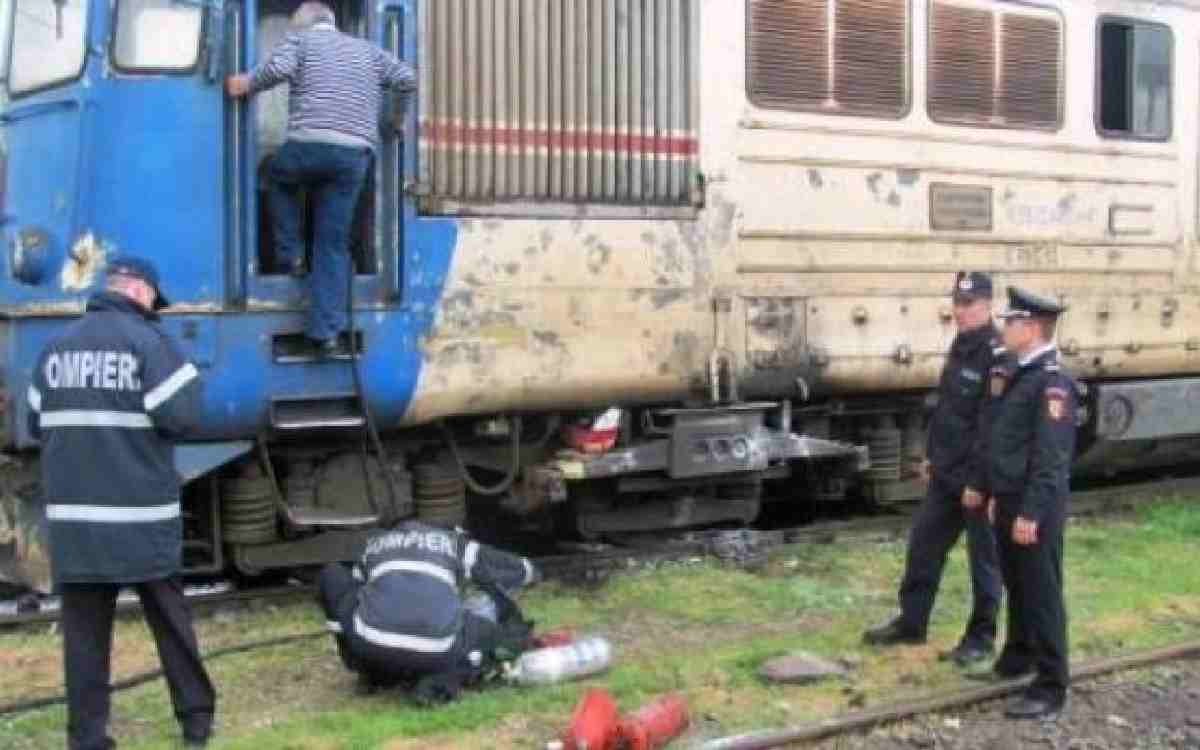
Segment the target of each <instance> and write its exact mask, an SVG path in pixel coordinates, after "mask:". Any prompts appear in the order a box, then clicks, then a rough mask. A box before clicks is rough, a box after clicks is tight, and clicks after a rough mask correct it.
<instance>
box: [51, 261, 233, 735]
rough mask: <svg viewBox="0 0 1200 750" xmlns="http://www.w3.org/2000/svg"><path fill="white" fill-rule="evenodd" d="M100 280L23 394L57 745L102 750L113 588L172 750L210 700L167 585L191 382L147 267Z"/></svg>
mask: <svg viewBox="0 0 1200 750" xmlns="http://www.w3.org/2000/svg"><path fill="white" fill-rule="evenodd" d="M106 279H107V288H106V289H105V290H104V291H102V292H100V293H98V294H96V295H94V296H93V297H92V298H91V299H90V300H89V301H88V304H87V312H86V313H85V315H84V316H83V318H82V319H80V320H79V321H78V322H76V323H74V324H73V325H71V326H70V327H69V328H67V330H66V331H65V332H63V334H62V335H61V336H59V337H58V338H57V339H55V340H54V341H52V342H51V343H50V344H49V345H48V346H47V347H46V349H45V351H43V352H42V354H41V356H40V357H39V359H38V362H37V366H36V367H35V369H34V371H33V378H32V381H31V383H30V386H29V391H28V401H29V406H30V417H31V419H30V422H31V424H30V428H31V430H32V432H33V434H34V435H37V436H39V437H40V439H41V443H42V462H41V465H42V489H43V492H44V495H45V499H46V518H47V521H48V524H49V540H50V563H51V571H52V574H53V578H54V583H55V588H56V589H57V590H58V592H59V593H60V594H61V597H62V634H63V655H64V669H65V671H66V682H67V700H68V702H67V723H68V727H67V733H68V747H70V748H71V749H72V750H98V749H100V748H112V747H115V743H114V742H113V741H112V740H111V739H110V738H108V736H107V725H108V716H109V656H110V653H109V652H110V649H111V646H112V628H113V613H114V610H115V605H116V599H117V593H118V592H119V591H120V589H121V588H122V587H123V586H130V587H133V588H134V590H135V591H137V594H138V598H139V599H140V600H141V602H142V609H143V611H144V613H145V617H146V621H147V623H148V624H149V626H150V630H151V632H152V633H153V634H154V640H155V642H156V644H157V645H158V655H159V659H160V660H161V661H162V665H163V670H164V672H165V673H166V678H167V686H168V687H169V689H170V693H171V701H172V704H173V705H174V708H175V715H176V717H177V718H178V720H179V723H180V725H181V727H182V729H183V738H184V740H185V742H187V743H188V744H189V745H196V746H199V745H204V744H205V743H206V742H207V741H208V736H209V732H210V731H211V728H212V721H213V710H214V707H215V704H216V698H215V693H214V691H213V686H212V683H211V682H210V681H209V678H208V675H207V674H206V673H205V670H204V665H203V663H202V662H201V660H200V654H199V651H198V649H197V645H196V636H195V633H194V632H193V630H192V623H191V612H190V610H189V608H188V605H187V602H186V600H185V599H184V597H183V591H182V588H181V585H180V583H179V580H178V578H177V577H176V576H177V574H178V573H179V569H180V565H181V557H182V551H181V548H182V519H181V517H180V506H179V499H180V496H179V489H180V488H179V478H178V475H177V474H176V472H175V464H174V445H173V441H174V440H175V439H177V438H179V437H180V436H181V435H183V434H185V433H186V432H187V431H188V430H189V429H191V428H192V425H193V424H194V422H195V419H196V414H197V410H198V407H199V397H200V394H199V380H198V373H197V371H196V368H195V367H194V366H193V365H192V364H191V363H190V362H188V361H187V360H186V359H184V357H183V356H182V355H181V354H180V352H179V350H178V349H177V348H176V346H175V344H174V343H173V342H172V341H171V340H170V339H169V338H168V337H167V335H166V333H164V332H163V331H162V329H161V328H159V326H158V319H159V318H158V313H157V312H156V311H157V310H158V309H160V308H162V307H165V306H166V304H167V301H166V299H165V298H164V297H163V295H162V293H161V292H160V291H159V284H158V273H157V271H156V270H155V268H154V266H153V265H152V264H151V263H150V262H149V261H146V260H143V259H141V258H135V257H128V256H126V257H117V258H114V259H112V261H110V262H109V264H108V268H107V273H106Z"/></svg>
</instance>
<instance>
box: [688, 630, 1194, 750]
mask: <svg viewBox="0 0 1200 750" xmlns="http://www.w3.org/2000/svg"><path fill="white" fill-rule="evenodd" d="M1196 656H1200V640H1193V641H1185V642H1182V643H1176V644H1173V645H1170V646H1163V647H1161V648H1156V649H1151V650H1149V651H1139V652H1137V653H1133V654H1126V655H1124V656H1114V657H1109V658H1104V659H1096V660H1092V661H1085V662H1082V663H1079V664H1075V665H1073V666H1072V668H1071V684H1073V685H1074V684H1077V683H1079V682H1081V681H1083V680H1088V679H1093V678H1095V677H1100V676H1102V675H1105V674H1109V673H1112V672H1120V671H1124V670H1128V669H1136V668H1139V667H1147V666H1151V665H1154V664H1160V663H1162V662H1168V661H1176V660H1178V659H1184V658H1195V657H1196ZM1032 680H1033V677H1032V676H1027V677H1022V678H1018V679H1011V680H1002V681H998V682H994V683H991V684H988V685H984V686H982V687H973V688H968V689H966V690H954V691H947V692H941V693H935V694H932V695H929V696H926V697H924V698H920V699H918V700H915V701H906V702H903V703H891V704H887V705H884V706H878V707H876V708H871V709H866V710H863V711H856V712H854V713H851V714H846V715H844V716H835V717H833V718H829V719H821V720H819V721H814V722H809V723H807V724H799V725H796V726H792V727H783V728H780V729H765V730H760V731H757V732H749V733H746V734H739V735H732V736H729V737H721V738H718V739H713V740H708V741H705V742H701V743H699V744H696V745H693V750H767V749H768V748H775V747H783V746H785V745H790V744H792V743H796V742H814V741H817V740H823V739H828V738H830V737H835V736H839V735H844V734H849V733H851V732H856V731H863V730H866V729H870V728H872V727H875V726H878V725H880V724H887V723H890V722H895V721H901V720H903V719H908V718H911V717H913V716H918V715H922V714H930V713H938V712H942V711H948V710H952V709H960V708H965V707H968V706H972V705H975V704H977V703H983V702H984V701H989V700H995V699H997V698H1003V697H1005V696H1007V695H1012V694H1014V693H1016V692H1019V691H1020V690H1023V689H1024V688H1025V687H1026V686H1027V685H1029V683H1030V682H1032Z"/></svg>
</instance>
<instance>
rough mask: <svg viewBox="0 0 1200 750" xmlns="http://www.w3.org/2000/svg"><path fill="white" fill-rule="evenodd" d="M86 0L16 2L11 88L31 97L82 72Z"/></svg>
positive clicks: (25, 0) (14, 92)
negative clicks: (31, 94) (35, 92)
mask: <svg viewBox="0 0 1200 750" xmlns="http://www.w3.org/2000/svg"><path fill="white" fill-rule="evenodd" d="M87 15H88V13H87V2H86V0H64V1H63V2H49V1H48V0H15V5H14V6H13V23H12V43H11V45H10V47H9V54H10V59H9V69H8V73H9V75H8V88H9V91H10V92H11V93H12V94H13V95H20V94H28V93H31V92H33V91H38V90H40V89H44V88H47V87H50V86H55V85H58V84H62V83H66V82H67V81H72V80H74V79H76V78H78V77H79V75H80V74H81V73H82V72H83V62H84V50H85V45H84V33H85V32H86V30H87Z"/></svg>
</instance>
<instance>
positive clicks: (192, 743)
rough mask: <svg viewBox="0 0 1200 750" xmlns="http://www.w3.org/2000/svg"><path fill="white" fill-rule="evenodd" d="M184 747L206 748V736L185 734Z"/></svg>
mask: <svg viewBox="0 0 1200 750" xmlns="http://www.w3.org/2000/svg"><path fill="white" fill-rule="evenodd" d="M183 746H184V747H208V735H207V734H185V735H183Z"/></svg>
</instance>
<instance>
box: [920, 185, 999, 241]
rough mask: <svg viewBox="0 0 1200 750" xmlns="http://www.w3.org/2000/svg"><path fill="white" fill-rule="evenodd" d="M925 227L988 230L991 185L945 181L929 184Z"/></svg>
mask: <svg viewBox="0 0 1200 750" xmlns="http://www.w3.org/2000/svg"><path fill="white" fill-rule="evenodd" d="M929 226H930V227H932V228H933V229H935V230H940V231H946V230H958V231H969V232H990V231H991V229H992V188H991V187H989V186H987V185H954V184H951V183H948V182H934V183H932V184H930V186H929Z"/></svg>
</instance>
